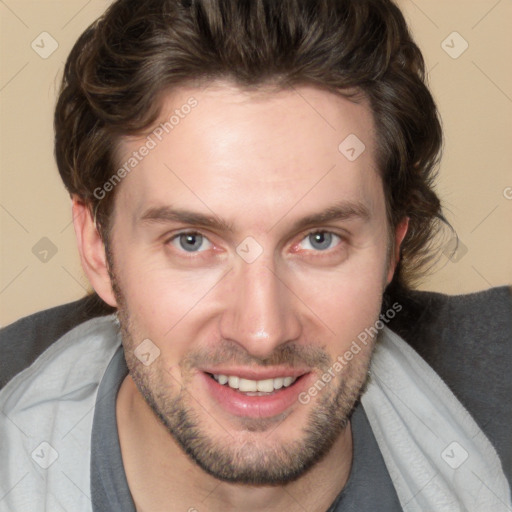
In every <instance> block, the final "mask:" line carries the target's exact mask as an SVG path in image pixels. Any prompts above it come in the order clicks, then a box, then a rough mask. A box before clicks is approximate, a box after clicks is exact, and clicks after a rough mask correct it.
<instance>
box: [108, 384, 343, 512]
mask: <svg viewBox="0 0 512 512" xmlns="http://www.w3.org/2000/svg"><path fill="white" fill-rule="evenodd" d="M116 409H117V410H116V414H117V428H118V432H119V440H120V444H121V453H122V457H123V465H124V468H125V472H126V477H127V480H128V485H129V487H130V492H131V494H132V497H133V499H134V502H135V505H136V508H137V510H138V511H152V512H153V511H160V510H162V511H163V510H168V507H169V503H172V505H173V510H191V511H194V510H197V511H198V512H203V511H205V510H208V511H209V512H217V511H219V512H220V511H223V512H231V511H237V510H244V511H246V512H252V511H256V510H266V511H269V512H272V511H277V510H280V511H282V510H288V511H292V512H294V511H304V510H308V511H312V512H325V510H327V509H328V507H329V505H330V504H331V503H332V502H333V501H334V499H335V498H336V496H337V495H338V494H339V492H340V491H341V490H342V489H343V487H344V486H345V484H346V482H347V480H348V476H349V473H350V467H351V462H352V433H351V430H350V425H348V426H347V428H346V429H345V430H344V431H343V432H342V434H341V435H340V437H339V438H338V440H337V441H336V443H335V444H334V446H333V447H332V449H331V450H330V452H329V453H328V454H327V456H326V457H324V458H323V459H322V460H321V461H320V462H319V463H318V464H316V465H315V466H314V467H313V468H312V469H311V470H310V471H308V472H307V473H306V474H305V475H303V476H301V477H300V478H299V479H297V480H296V481H294V482H291V483H289V484H286V485H284V486H248V485H240V484H233V483H226V482H222V481H220V480H217V479H216V478H214V477H212V476H211V475H209V474H207V473H206V472H204V471H203V470H202V469H201V468H200V467H199V466H197V465H196V464H195V463H194V462H193V461H192V460H191V459H190V458H189V457H188V455H186V454H185V453H184V452H183V450H182V449H181V447H179V446H178V445H177V443H176V442H175V440H174V438H173V437H172V436H171V435H170V434H169V432H168V431H167V430H166V428H165V427H164V425H163V424H162V423H161V422H160V421H159V420H158V419H157V417H156V416H155V414H154V413H153V411H152V410H151V408H150V407H149V406H148V405H147V404H146V402H145V401H144V399H143V397H142V396H141V394H140V393H139V391H138V389H137V388H136V386H135V384H134V382H133V380H132V379H131V377H130V376H127V377H126V378H125V380H124V381H123V383H122V385H121V388H120V390H119V393H118V397H117V407H116Z"/></svg>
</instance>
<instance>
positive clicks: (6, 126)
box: [0, 0, 512, 325]
mask: <svg viewBox="0 0 512 512" xmlns="http://www.w3.org/2000/svg"><path fill="white" fill-rule="evenodd" d="M108 3H109V2H108V1H107V0H89V1H87V0H60V1H49V0H36V1H25V0H0V17H1V18H0V45H1V50H0V51H1V53H0V114H1V115H0V144H1V146H0V151H1V159H0V165H1V168H0V179H1V192H0V228H1V253H0V258H1V260H0V261H1V273H0V325H6V324H8V323H10V322H12V321H14V320H16V319H17V318H20V317H22V316H24V315H27V314H29V313H32V312H35V311H38V310H40V309H43V308H47V307H50V306H53V305H57V304H61V303H64V302H66V301H70V300H74V299H77V298H79V297H81V296H83V295H84V294H85V292H86V290H87V287H88V284H87V280H86V278H85V277H84V276H83V274H82V271H81V269H80V263H79V261H78V256H77V251H76V248H75V241H74V234H73V228H72V226H71V224H70V222H71V214H70V202H69V198H68V196H67V194H66V192H65V190H64V188H63V186H62V184H61V182H60V178H59V176H58V173H57V170H56V166H55V164H54V161H53V155H52V151H53V148H52V137H53V134H52V110H53V106H54V103H55V97H56V88H57V84H58V78H57V77H60V74H61V72H62V69H63V65H64V61H65V58H66V56H67V54H68V52H69V50H70V49H71V45H72V44H73V42H74V41H75V40H76V38H77V36H78V35H79V34H80V33H81V32H82V31H83V30H84V29H85V28H86V26H87V25H88V24H89V23H90V22H91V21H92V20H93V19H95V18H96V17H97V16H98V15H99V14H100V13H102V12H103V11H104V9H105V8H106V6H107V5H108ZM399 5H400V6H401V7H402V9H403V11H404V13H405V15H406V17H407V19H408V20H409V22H410V25H411V29H412V32H413V34H414V35H415V38H416V41H417V42H418V44H419V45H420V48H422V50H423V52H424V55H425V59H426V62H427V67H428V69H429V75H430V83H431V86H432V90H433V93H434V95H435V97H436V100H437V102H438V106H439V109H440V112H441V115H442V118H443V123H444V128H445V138H446V139H445V153H444V158H443V162H442V166H441V176H440V180H439V185H438V191H439V193H440V195H441V198H442V200H443V202H444V205H445V207H446V211H447V216H448V218H449V220H450V221H451V222H452V224H453V226H454V227H455V228H456V230H457V232H458V234H459V237H460V240H461V246H460V247H459V250H458V252H456V253H455V256H454V257H452V258H451V259H449V258H447V257H446V256H444V255H442V256H441V258H440V261H439V265H438V269H437V271H436V272H435V273H433V274H432V275H431V276H430V277H429V278H428V279H427V280H425V282H424V283H423V284H422V285H421V288H424V289H430V290H437V291H440V292H445V293H466V292H471V291H476V290H481V289H485V288H488V287H490V286H497V285H500V284H510V283H512V258H511V255H512V236H511V235H512V137H511V135H512V122H511V120H512V67H511V64H510V63H511V55H512V31H511V30H510V20H511V19H512V2H511V1H510V0H414V1H412V0H400V2H399ZM454 31H456V32H458V34H460V36H458V35H451V34H452V33H453V32H454ZM43 32H47V33H48V34H50V35H51V38H53V39H54V40H55V41H56V43H58V48H57V49H56V50H55V51H54V53H52V54H51V55H50V56H49V57H47V58H46V59H44V58H42V57H41V56H40V53H43V55H44V52H48V51H49V50H51V49H52V46H51V45H52V44H56V43H53V42H52V40H51V39H50V36H47V35H42V36H41V35H40V34H41V33H43ZM33 41H35V42H34V49H33V48H32V47H31V44H32V42H33ZM443 41H445V42H444V43H443ZM465 42H467V44H468V45H469V46H468V48H467V50H466V51H465V52H464V53H462V54H461V55H458V53H460V51H461V50H462V49H463V48H464V46H465ZM36 50H37V52H39V53H37V52H36ZM447 52H449V53H451V55H449V53H447ZM454 57H457V58H454ZM45 251H46V252H45ZM446 252H447V254H449V252H448V251H446ZM45 260H46V261H45Z"/></svg>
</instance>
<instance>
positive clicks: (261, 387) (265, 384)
mask: <svg viewBox="0 0 512 512" xmlns="http://www.w3.org/2000/svg"><path fill="white" fill-rule="evenodd" d="M256 385H257V388H258V391H264V392H265V393H272V391H274V379H265V380H259V381H257V382H256Z"/></svg>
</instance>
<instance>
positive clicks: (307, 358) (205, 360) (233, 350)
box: [180, 340, 333, 369]
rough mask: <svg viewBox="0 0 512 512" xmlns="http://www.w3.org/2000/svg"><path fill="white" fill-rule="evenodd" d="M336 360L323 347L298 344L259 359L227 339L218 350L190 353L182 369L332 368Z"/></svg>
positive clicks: (291, 343)
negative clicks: (249, 367) (228, 365)
mask: <svg viewBox="0 0 512 512" xmlns="http://www.w3.org/2000/svg"><path fill="white" fill-rule="evenodd" d="M332 362H333V360H332V358H331V356H329V354H328V353H327V352H326V351H325V350H324V349H322V348H321V347H318V346H314V345H299V344H298V343H293V342H290V343H287V344H283V345H280V346H279V347H276V349H275V350H274V352H272V354H270V355H269V356H267V357H258V356H255V355H253V354H250V353H249V352H248V351H247V350H245V349H244V348H243V347H241V346H240V345H238V344H236V343H233V342H228V341H226V340H224V341H222V342H220V343H219V346H218V347H215V348H211V349H204V350H199V351H196V352H194V353H191V354H188V355H187V356H186V357H185V358H184V359H183V360H182V362H181V364H180V366H184V367H185V368H189V369H190V368H198V367H202V366H210V365H211V366H216V365H221V364H233V365H240V366H253V367H254V366H261V367H268V366H281V365H283V366H284V365H285V366H287V367H290V368H302V367H304V366H307V367H309V368H321V369H325V368H329V367H330V366H331V364H332Z"/></svg>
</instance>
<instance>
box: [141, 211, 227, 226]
mask: <svg viewBox="0 0 512 512" xmlns="http://www.w3.org/2000/svg"><path fill="white" fill-rule="evenodd" d="M140 221H141V222H143V223H166V222H179V223H182V224H190V225H195V226H203V227H206V228H212V229H216V230H219V231H228V232H233V226H232V225H231V224H229V223H228V222H226V221H224V220H222V219H221V218H219V217H217V216H216V215H214V214H212V215H205V214H203V213H199V212H192V211H189V210H182V209H175V208H172V207H170V206H160V207H153V208H148V209H147V210H146V211H145V212H144V213H143V214H142V215H141V216H140Z"/></svg>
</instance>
